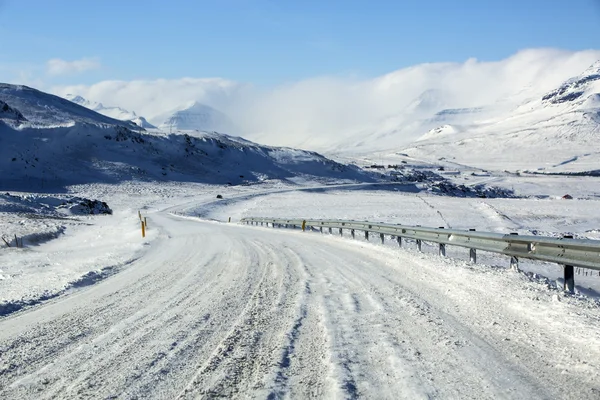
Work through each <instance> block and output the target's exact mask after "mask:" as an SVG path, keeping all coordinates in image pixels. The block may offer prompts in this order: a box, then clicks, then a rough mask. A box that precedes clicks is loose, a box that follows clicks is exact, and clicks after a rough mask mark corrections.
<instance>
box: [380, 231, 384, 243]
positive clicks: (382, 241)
mask: <svg viewBox="0 0 600 400" xmlns="http://www.w3.org/2000/svg"><path fill="white" fill-rule="evenodd" d="M379 238H380V239H381V244H383V243H384V242H385V235H384V234H383V233H380V234H379Z"/></svg>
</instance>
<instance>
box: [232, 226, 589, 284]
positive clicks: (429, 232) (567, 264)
mask: <svg viewBox="0 0 600 400" xmlns="http://www.w3.org/2000/svg"><path fill="white" fill-rule="evenodd" d="M240 222H241V223H246V224H254V225H259V224H260V225H263V226H264V225H266V226H271V227H273V228H275V227H288V228H289V227H292V228H302V229H303V230H304V229H306V228H308V229H311V230H312V229H317V230H319V231H321V232H323V229H328V230H329V233H333V232H332V230H333V229H337V230H338V232H339V234H340V235H343V230H344V229H346V230H349V231H350V234H351V235H352V237H353V238H354V237H355V231H357V230H358V231H363V232H365V238H367V239H368V238H369V234H370V233H378V234H379V236H380V239H381V242H382V243H383V242H384V241H385V235H389V236H392V237H393V238H395V240H396V241H397V242H398V244H399V245H400V246H401V245H402V239H403V238H407V239H414V240H415V241H416V243H417V247H418V249H419V251H421V244H422V242H423V241H425V242H434V243H438V244H439V254H440V255H442V256H445V255H446V245H452V246H460V247H465V248H468V249H470V259H471V262H474V263H475V262H476V261H477V253H476V251H477V250H482V251H488V252H492V253H498V254H504V255H507V256H510V258H511V259H510V264H511V267H512V268H515V269H517V268H518V262H519V261H518V260H519V258H527V259H532V260H538V261H546V262H552V263H557V264H562V265H564V277H565V290H568V291H570V292H573V291H574V285H575V284H574V271H573V267H581V268H589V269H594V270H598V271H600V241H598V240H583V239H573V238H572V237H568V236H565V237H562V238H553V237H546V236H519V235H517V234H509V235H505V234H501V233H491V232H477V231H475V230H469V231H464V230H458V229H444V228H428V227H421V226H405V225H395V224H385V223H374V222H361V221H341V220H309V219H307V220H303V219H275V218H252V217H250V218H242V219H241V221H240Z"/></svg>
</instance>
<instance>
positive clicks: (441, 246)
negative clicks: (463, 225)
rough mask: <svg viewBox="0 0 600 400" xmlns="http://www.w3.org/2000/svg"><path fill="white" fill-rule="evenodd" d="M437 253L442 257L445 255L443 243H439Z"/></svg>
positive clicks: (441, 227)
mask: <svg viewBox="0 0 600 400" xmlns="http://www.w3.org/2000/svg"><path fill="white" fill-rule="evenodd" d="M440 229H444V227H443V226H440ZM438 254H439V255H440V256H442V257H446V245H445V244H444V243H440V244H439V250H438Z"/></svg>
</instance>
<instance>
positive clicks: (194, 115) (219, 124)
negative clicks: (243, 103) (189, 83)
mask: <svg viewBox="0 0 600 400" xmlns="http://www.w3.org/2000/svg"><path fill="white" fill-rule="evenodd" d="M160 128H161V129H164V130H169V131H171V130H198V131H209V132H210V131H218V132H230V131H231V130H232V128H233V123H232V122H231V120H230V119H229V118H228V117H227V116H226V115H225V114H223V113H222V112H221V111H219V110H216V109H215V108H213V107H211V106H208V105H206V104H203V103H200V102H198V101H194V102H192V103H190V104H189V105H188V106H187V107H186V108H184V109H182V110H179V111H176V112H174V113H173V114H171V115H170V116H169V117H168V118H166V119H165V121H164V122H163V123H162V124H161V125H160Z"/></svg>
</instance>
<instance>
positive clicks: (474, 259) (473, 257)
mask: <svg viewBox="0 0 600 400" xmlns="http://www.w3.org/2000/svg"><path fill="white" fill-rule="evenodd" d="M469 232H475V229H469ZM469 260H470V261H471V262H472V263H473V264H477V250H475V249H469Z"/></svg>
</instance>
